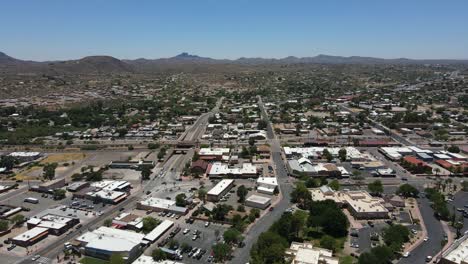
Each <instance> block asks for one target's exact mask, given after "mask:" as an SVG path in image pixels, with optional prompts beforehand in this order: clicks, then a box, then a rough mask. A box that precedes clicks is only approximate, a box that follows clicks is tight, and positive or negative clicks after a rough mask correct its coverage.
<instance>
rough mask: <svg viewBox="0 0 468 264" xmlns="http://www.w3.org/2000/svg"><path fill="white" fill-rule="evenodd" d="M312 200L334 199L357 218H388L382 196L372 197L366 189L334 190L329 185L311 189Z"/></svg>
mask: <svg viewBox="0 0 468 264" xmlns="http://www.w3.org/2000/svg"><path fill="white" fill-rule="evenodd" d="M310 193H311V195H312V200H314V201H324V200H333V201H335V202H336V203H337V204H339V205H342V206H346V207H347V208H348V211H349V212H350V213H351V214H352V215H353V216H354V217H355V218H357V219H381V218H388V217H389V211H388V209H387V208H386V207H385V201H384V200H383V199H382V198H377V197H372V196H371V195H370V194H369V193H368V192H366V191H334V190H333V189H331V188H330V187H328V186H322V187H320V188H314V189H310Z"/></svg>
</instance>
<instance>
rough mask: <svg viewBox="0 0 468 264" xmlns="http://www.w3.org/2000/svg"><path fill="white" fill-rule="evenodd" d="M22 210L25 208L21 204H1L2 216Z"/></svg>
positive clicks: (0, 212) (5, 216) (0, 216)
mask: <svg viewBox="0 0 468 264" xmlns="http://www.w3.org/2000/svg"><path fill="white" fill-rule="evenodd" d="M21 210H23V208H21V207H19V206H12V205H7V204H1V205H0V218H7V217H10V216H12V215H14V214H16V213H18V212H21Z"/></svg>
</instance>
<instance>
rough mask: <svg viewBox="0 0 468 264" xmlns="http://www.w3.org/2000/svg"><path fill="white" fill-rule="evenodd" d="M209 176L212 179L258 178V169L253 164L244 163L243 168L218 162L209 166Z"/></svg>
mask: <svg viewBox="0 0 468 264" xmlns="http://www.w3.org/2000/svg"><path fill="white" fill-rule="evenodd" d="M207 175H208V177H210V178H225V177H226V178H250V177H257V176H258V171H257V167H256V166H255V165H253V164H252V163H243V164H242V166H241V167H238V166H236V167H230V166H228V165H227V164H224V163H221V162H216V163H213V164H210V165H208V170H207Z"/></svg>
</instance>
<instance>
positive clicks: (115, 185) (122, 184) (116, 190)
mask: <svg viewBox="0 0 468 264" xmlns="http://www.w3.org/2000/svg"><path fill="white" fill-rule="evenodd" d="M131 188H132V187H131V184H130V182H128V181H112V180H106V181H99V182H94V183H92V184H91V186H89V187H82V188H79V190H78V191H75V192H74V193H73V197H78V198H82V199H88V200H92V201H95V202H104V203H109V204H117V203H119V202H121V201H123V200H124V199H126V198H127V196H128V192H129V191H130V189H131Z"/></svg>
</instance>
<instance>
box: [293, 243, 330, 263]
mask: <svg viewBox="0 0 468 264" xmlns="http://www.w3.org/2000/svg"><path fill="white" fill-rule="evenodd" d="M285 255H286V258H287V259H289V260H290V261H291V262H290V263H291V264H338V263H339V259H338V258H334V257H333V251H331V250H329V249H323V248H319V247H314V245H313V244H312V243H308V242H304V243H299V242H292V243H291V246H290V247H289V249H287V250H286V252H285Z"/></svg>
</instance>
